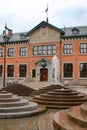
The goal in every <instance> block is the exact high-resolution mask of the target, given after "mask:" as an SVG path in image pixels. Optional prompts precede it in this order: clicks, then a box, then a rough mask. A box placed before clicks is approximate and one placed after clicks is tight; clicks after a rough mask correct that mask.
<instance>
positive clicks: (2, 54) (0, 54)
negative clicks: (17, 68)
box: [0, 48, 4, 58]
mask: <svg viewBox="0 0 87 130" xmlns="http://www.w3.org/2000/svg"><path fill="white" fill-rule="evenodd" d="M1 57H4V49H3V48H0V58H1Z"/></svg>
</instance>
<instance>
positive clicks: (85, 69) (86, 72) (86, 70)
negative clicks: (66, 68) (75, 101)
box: [80, 63, 87, 78]
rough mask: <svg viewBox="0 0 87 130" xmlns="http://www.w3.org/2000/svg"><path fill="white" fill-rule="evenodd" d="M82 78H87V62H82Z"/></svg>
mask: <svg viewBox="0 0 87 130" xmlns="http://www.w3.org/2000/svg"><path fill="white" fill-rule="evenodd" d="M80 78H87V63H80Z"/></svg>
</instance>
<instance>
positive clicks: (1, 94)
mask: <svg viewBox="0 0 87 130" xmlns="http://www.w3.org/2000/svg"><path fill="white" fill-rule="evenodd" d="M12 95H13V94H12V93H0V98H11V97H12Z"/></svg>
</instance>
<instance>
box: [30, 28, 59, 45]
mask: <svg viewBox="0 0 87 130" xmlns="http://www.w3.org/2000/svg"><path fill="white" fill-rule="evenodd" d="M59 40H60V33H59V32H58V31H56V30H54V29H51V28H49V27H48V26H45V27H40V28H39V29H38V30H36V31H34V32H33V33H32V34H31V35H30V44H32V43H42V42H54V41H55V42H56V41H57V42H58V41H59Z"/></svg>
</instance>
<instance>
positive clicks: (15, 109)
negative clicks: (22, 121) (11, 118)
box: [0, 102, 38, 113]
mask: <svg viewBox="0 0 87 130" xmlns="http://www.w3.org/2000/svg"><path fill="white" fill-rule="evenodd" d="M36 108H38V104H37V103H34V102H29V104H28V105H25V106H16V107H5V108H3V107H0V113H12V112H24V111H31V110H34V109H36Z"/></svg>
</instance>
